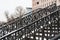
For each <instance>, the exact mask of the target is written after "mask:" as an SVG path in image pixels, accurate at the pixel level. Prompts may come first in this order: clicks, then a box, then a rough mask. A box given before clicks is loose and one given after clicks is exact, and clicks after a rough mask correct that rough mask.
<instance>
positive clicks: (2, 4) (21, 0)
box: [0, 0, 32, 20]
mask: <svg viewBox="0 0 60 40" xmlns="http://www.w3.org/2000/svg"><path fill="white" fill-rule="evenodd" d="M17 6H23V7H32V0H0V19H1V20H3V18H4V11H6V10H8V11H9V13H12V12H13V11H14V10H15V8H16V7H17Z"/></svg>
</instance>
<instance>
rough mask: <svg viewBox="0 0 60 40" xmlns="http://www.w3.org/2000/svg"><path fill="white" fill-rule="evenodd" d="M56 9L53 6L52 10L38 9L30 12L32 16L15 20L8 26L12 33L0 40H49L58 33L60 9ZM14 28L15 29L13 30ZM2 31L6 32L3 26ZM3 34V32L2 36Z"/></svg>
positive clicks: (59, 29) (59, 31)
mask: <svg viewBox="0 0 60 40" xmlns="http://www.w3.org/2000/svg"><path fill="white" fill-rule="evenodd" d="M58 8H59V7H56V6H53V7H52V9H50V8H49V7H48V8H44V9H38V10H37V11H34V12H33V11H32V12H30V13H33V14H27V15H28V16H25V17H23V18H21V19H20V18H19V19H16V20H17V21H14V22H12V24H11V25H10V24H9V25H10V27H12V28H13V30H14V31H10V33H8V34H6V35H4V36H2V37H0V40H50V39H51V38H53V37H54V36H56V35H58V34H59V33H60V27H59V26H60V25H59V24H60V9H58ZM20 22H22V23H20ZM20 24H21V25H20ZM7 27H9V26H7ZM14 27H15V28H17V29H16V30H15V29H14ZM12 28H9V29H12ZM9 29H7V30H9ZM4 30H6V29H5V26H4ZM5 32H6V31H5ZM5 32H4V31H3V32H2V34H3V33H5ZM8 32H9V31H8Z"/></svg>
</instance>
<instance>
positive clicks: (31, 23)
mask: <svg viewBox="0 0 60 40" xmlns="http://www.w3.org/2000/svg"><path fill="white" fill-rule="evenodd" d="M59 10H60V9H57V10H56V11H59ZM56 11H54V12H51V14H53V13H55V12H56ZM51 14H50V15H51ZM47 16H49V15H46V16H45V17H47ZM45 17H42V18H45ZM42 18H40V19H42ZM40 19H38V20H35V21H34V22H32V23H30V24H28V25H26V26H24V27H21V28H19V29H17V30H15V31H12V32H10V33H8V34H6V35H4V36H2V37H0V39H3V38H5V37H7V36H9V35H11V34H13V33H15V32H18V31H21V30H22V29H24V28H26V27H28V26H30V25H32V24H34V23H35V22H37V21H39V20H40Z"/></svg>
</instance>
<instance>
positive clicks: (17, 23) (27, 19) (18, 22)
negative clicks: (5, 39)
mask: <svg viewBox="0 0 60 40" xmlns="http://www.w3.org/2000/svg"><path fill="white" fill-rule="evenodd" d="M54 5H55V4H54ZM55 6H56V5H55ZM55 6H54V7H52V8H54V9H55V8H56V9H57V7H55ZM48 8H49V7H48ZM54 9H51V10H53V11H54ZM56 9H55V10H56ZM50 12H52V11H48V9H47V7H46V8H44V9H42V10H41V9H36V10H34V11H32V12H29V13H28V14H26V15H25V16H24V17H22V18H20V17H18V18H16V19H14V20H12V21H10V22H8V23H4V24H3V25H0V36H1V37H2V36H3V35H5V34H8V33H10V32H12V31H14V30H16V29H18V28H21V27H24V26H26V25H28V24H30V23H32V22H34V21H35V20H37V19H39V18H42V17H44V16H46V15H49V13H50ZM32 13H33V14H32Z"/></svg>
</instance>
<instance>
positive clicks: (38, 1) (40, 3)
mask: <svg viewBox="0 0 60 40" xmlns="http://www.w3.org/2000/svg"><path fill="white" fill-rule="evenodd" d="M53 3H57V4H58V5H59V0H32V9H33V10H34V9H37V8H45V7H47V6H49V5H51V4H53Z"/></svg>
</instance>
